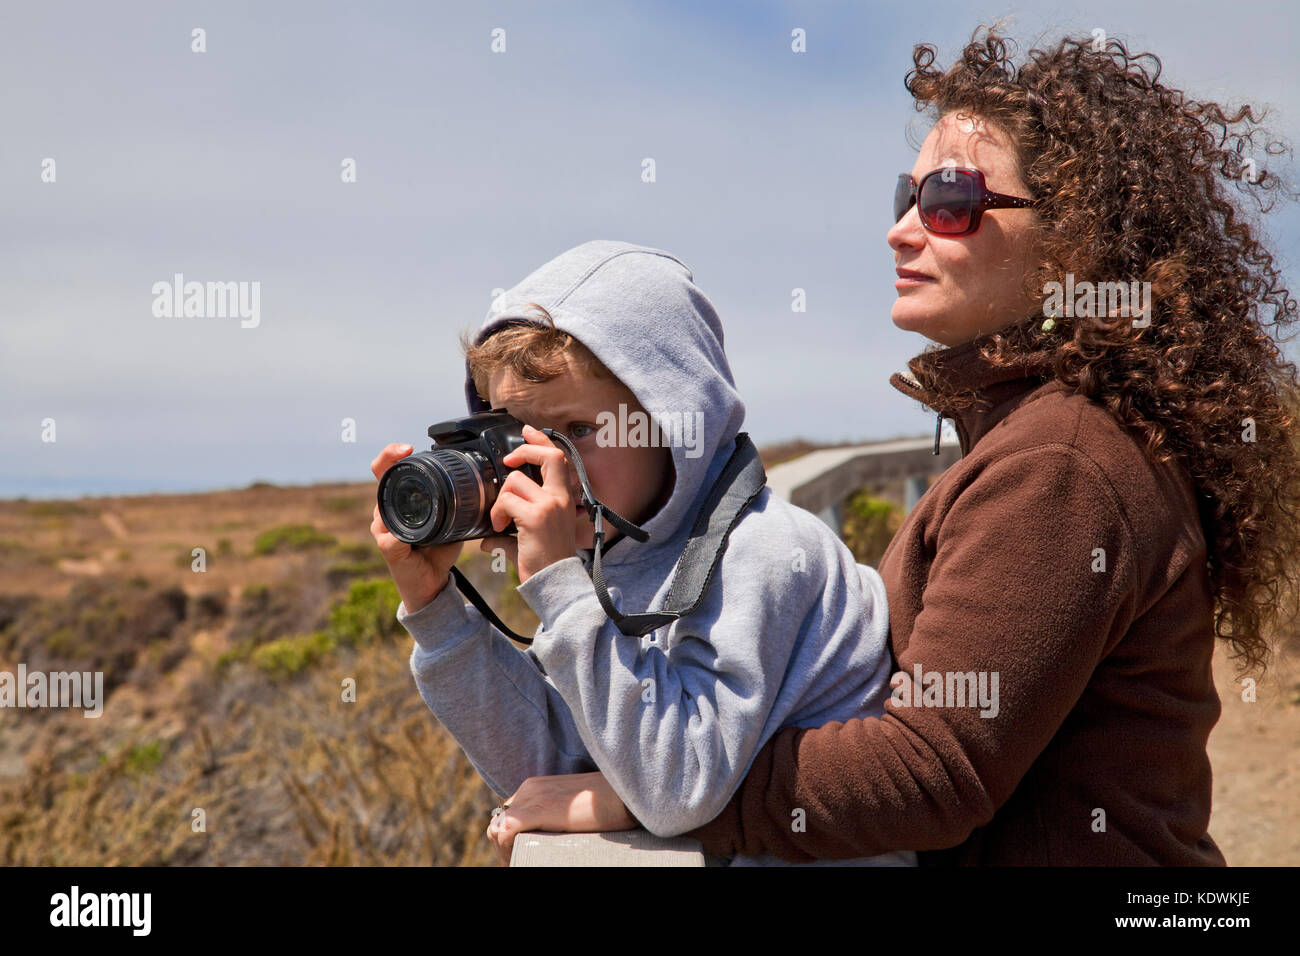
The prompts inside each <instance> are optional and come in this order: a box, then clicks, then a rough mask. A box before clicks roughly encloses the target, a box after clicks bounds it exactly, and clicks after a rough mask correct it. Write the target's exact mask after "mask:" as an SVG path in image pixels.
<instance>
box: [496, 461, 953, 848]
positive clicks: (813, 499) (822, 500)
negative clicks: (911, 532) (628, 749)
mask: <svg viewBox="0 0 1300 956" xmlns="http://www.w3.org/2000/svg"><path fill="white" fill-rule="evenodd" d="M945 437H946V436H945ZM960 457H961V448H960V447H959V446H958V443H957V442H956V441H954V440H948V441H944V442H941V443H940V445H939V454H938V455H935V454H934V439H933V438H905V439H900V440H898V441H887V442H877V443H875V444H871V445H855V446H852V447H847V448H825V449H822V450H821V451H814V452H810V453H808V454H807V455H802V456H800V457H799V458H795V459H793V460H792V461H787V462H782V463H781V464H779V465H773V466H772V467H771V468H769V469H768V471H767V483H768V485H769V486H770V487H771V488H772V491H773V492H774V493H776V494H778V495H780V496H781V497H782V498H784V499H785V500H786V501H789V502H790V503H791V504H795V505H798V506H799V507H800V508H804V509H806V510H808V511H811V512H813V513H815V514H816V515H818V517H820V518H821V519H822V520H823V521H825V522H826V523H827V524H828V525H830V526H831V527H832V528H833V529H834V530H835V533H836V534H839V533H840V528H841V527H842V517H843V506H844V501H845V500H846V499H847V498H849V496H851V495H852V494H854V493H855V492H856V491H858V490H859V489H860V488H864V487H866V486H868V485H874V484H882V483H886V482H893V481H901V482H903V483H904V495H903V497H904V504H903V507H904V510H906V511H911V510H912V507H913V506H914V505H915V504H916V502H917V501H918V500H919V499H920V497H921V495H923V494H924V493H925V489H926V487H927V485H928V479H929V477H930V476H931V475H934V474H937V473H939V472H942V471H943V470H944V469H946V468H947V467H948V466H949V465H951V464H953V463H954V462H955V461H957V460H958V459H959V458H960ZM716 862H717V861H716V860H712V859H710V858H708V857H706V856H705V854H704V851H703V849H702V848H701V846H700V843H699V841H698V840H692V839H690V838H688V837H672V838H664V837H657V836H655V835H654V834H652V833H650V832H648V831H646V830H624V831H620V832H614V833H521V834H519V836H517V837H516V838H515V846H514V851H513V852H512V854H511V857H510V865H511V866H708V865H712V864H714V863H716Z"/></svg>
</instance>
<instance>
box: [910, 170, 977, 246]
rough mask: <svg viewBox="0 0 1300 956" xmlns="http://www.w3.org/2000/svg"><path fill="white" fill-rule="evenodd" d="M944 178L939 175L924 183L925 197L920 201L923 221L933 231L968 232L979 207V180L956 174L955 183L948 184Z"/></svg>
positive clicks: (954, 175) (922, 191)
mask: <svg viewBox="0 0 1300 956" xmlns="http://www.w3.org/2000/svg"><path fill="white" fill-rule="evenodd" d="M943 177H944V174H943V173H939V174H937V175H934V176H931V177H930V178H929V179H927V180H926V181H925V182H924V183H922V184H921V195H920V198H919V199H918V200H917V202H918V205H919V206H920V208H921V221H922V222H923V223H925V225H926V227H927V228H929V229H930V230H931V231H933V232H937V233H945V234H947V233H955V232H965V231H966V230H967V229H969V228H970V221H971V213H972V211H973V210H974V208H975V180H974V178H973V177H972V176H968V175H967V174H965V173H959V172H955V171H954V172H953V174H952V181H951V182H945V181H944V178H943Z"/></svg>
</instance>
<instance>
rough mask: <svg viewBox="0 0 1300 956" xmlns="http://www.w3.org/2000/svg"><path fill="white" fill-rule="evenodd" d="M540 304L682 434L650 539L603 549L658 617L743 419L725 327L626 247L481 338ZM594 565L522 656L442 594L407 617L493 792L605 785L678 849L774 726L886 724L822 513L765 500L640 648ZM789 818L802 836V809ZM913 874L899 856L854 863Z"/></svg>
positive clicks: (662, 265) (509, 312) (851, 568)
mask: <svg viewBox="0 0 1300 956" xmlns="http://www.w3.org/2000/svg"><path fill="white" fill-rule="evenodd" d="M532 302H535V303H538V304H540V305H542V306H544V307H545V308H546V309H547V311H549V312H550V314H551V316H552V317H553V318H554V320H555V324H556V325H557V326H558V327H559V328H560V329H562V330H564V331H566V332H568V333H570V334H571V335H573V336H574V337H575V338H577V339H578V340H579V341H580V342H582V343H583V344H584V345H585V346H586V347H587V348H588V349H590V350H591V352H592V353H593V354H594V355H595V356H596V358H598V359H599V360H600V361H601V362H602V363H604V365H605V366H606V367H607V368H608V369H609V370H610V371H611V372H613V373H614V375H616V376H617V377H618V378H619V379H620V380H621V381H622V382H623V384H625V385H626V386H627V387H628V388H629V389H630V390H631V391H632V393H633V394H634V395H635V396H636V398H637V400H638V401H639V402H640V403H641V405H642V407H644V408H645V409H646V410H647V411H648V412H649V413H650V414H651V415H652V416H653V417H654V418H655V420H656V421H657V422H662V423H663V434H664V435H665V436H669V437H670V438H671V439H673V440H672V441H671V454H672V461H673V466H674V469H675V484H674V487H673V490H672V494H671V496H670V497H669V499H668V501H667V502H666V503H665V504H664V505H663V506H662V507H661V508H660V509H659V511H658V512H656V513H655V514H654V515H653V516H652V517H651V518H649V519H648V520H647V521H645V522H644V523H643V524H642V527H643V528H644V529H645V530H646V531H647V532H649V534H650V539H649V540H648V541H646V542H644V543H641V542H637V541H635V540H633V539H631V538H629V537H620V538H619V539H618V540H617V541H615V542H614V543H613V544H612V545H611V546H610V547H609V548H608V549H606V550H605V551H604V552H603V553H602V564H603V568H604V574H605V580H606V582H607V584H608V585H609V591H610V596H611V598H612V600H613V601H614V604H615V605H616V606H618V607H619V608H620V610H621V611H622V612H623V613H624V614H628V613H635V612H638V611H644V610H656V609H659V608H660V607H662V604H663V601H664V599H665V597H666V595H667V591H668V588H669V585H670V584H671V582H672V571H673V566H674V564H675V563H676V560H677V558H678V556H679V555H680V554H681V551H682V548H683V546H684V545H685V541H686V538H687V535H688V534H689V531H690V529H691V526H692V523H693V521H694V517H695V515H696V513H697V511H698V509H699V508H700V506H701V504H702V502H703V500H704V498H705V497H706V496H707V494H708V490H709V488H710V486H711V485H712V483H713V481H714V479H715V478H716V477H717V476H718V474H719V473H720V472H721V471H722V469H723V466H724V465H725V464H726V462H727V459H728V457H729V456H730V455H731V452H732V451H733V450H734V448H735V437H736V434H737V432H738V431H739V430H740V427H741V423H742V422H743V420H744V415H745V406H744V403H743V402H742V401H741V399H740V395H739V394H738V393H737V392H736V387H735V384H734V382H733V380H732V375H731V369H730V367H729V366H728V364H727V358H726V355H725V354H724V353H723V339H722V325H721V323H720V322H719V320H718V316H717V313H716V312H715V311H714V309H713V306H712V305H711V304H710V302H709V300H708V299H707V298H706V297H705V296H704V293H703V292H701V291H700V290H699V288H697V287H696V285H695V283H694V281H693V277H692V275H691V272H690V270H689V269H688V268H687V267H686V266H685V265H684V264H682V262H681V261H680V260H678V259H677V258H675V257H674V256H671V255H669V254H668V253H665V252H661V251H659V250H656V249H648V248H644V247H639V246H633V245H629V244H627V243H623V242H611V241H604V240H601V241H595V242H588V243H584V244H583V245H581V246H578V247H576V248H574V249H570V250H569V251H568V252H565V253H564V254H562V255H560V256H559V257H557V258H555V259H553V260H551V261H550V262H548V263H546V265H544V266H542V267H541V268H540V269H538V270H537V271H535V272H534V273H532V274H531V275H529V276H528V277H527V278H526V279H524V280H523V281H522V282H520V283H519V284H518V285H517V286H515V287H514V288H513V289H510V290H509V291H508V292H505V293H503V294H502V295H501V296H499V297H498V298H497V299H496V300H495V301H494V302H493V303H492V306H491V309H490V310H489V312H488V316H487V320H486V321H485V322H484V324H483V326H482V328H481V329H480V330H479V332H478V335H477V337H476V341H482V340H483V338H484V337H486V335H487V334H488V333H490V332H491V331H493V330H495V329H496V328H498V327H499V326H500V325H501V324H502V323H503V322H506V321H510V320H520V319H524V320H528V321H536V317H535V314H534V313H530V312H528V311H527V310H526V309H525V306H526V305H527V304H528V303H532ZM465 389H466V396H467V399H468V404H469V409H470V411H472V412H474V411H481V410H483V409H484V408H486V405H485V403H484V402H483V401H482V400H481V399H479V397H478V395H477V393H476V392H475V389H474V385H473V382H472V381H471V380H470V378H469V376H468V374H467V375H466V386H465ZM697 413H698V415H697ZM675 415H680V419H673V418H670V416H675ZM701 420H702V422H703V428H702V430H701V431H700V433H695V432H694V429H693V428H692V427H690V426H693V425H694V424H695V423H696V422H697V421H701ZM677 421H680V422H681V423H682V425H681V426H680V427H678V426H677V424H676V423H677ZM590 570H591V552H590V550H583V551H580V552H578V553H577V554H575V555H574V556H573V557H571V558H566V559H564V560H562V561H557V562H556V563H554V564H552V565H550V566H548V567H545V568H543V569H541V570H540V571H538V572H537V573H536V574H534V575H533V576H532V577H530V578H529V579H528V580H527V581H525V582H524V583H523V584H522V585H520V587H519V594H520V596H522V597H523V599H524V600H525V601H526V602H527V603H528V605H529V606H530V607H531V608H532V609H533V610H534V611H535V612H536V614H537V616H538V618H539V619H540V620H541V625H540V627H539V628H538V630H537V633H536V635H535V636H534V643H533V645H532V647H531V648H530V649H529V650H520V649H518V648H517V647H516V645H515V644H513V643H512V642H511V641H510V640H508V639H507V638H506V637H505V635H503V634H502V633H500V632H499V631H498V630H496V629H495V628H493V627H492V626H491V625H490V624H488V622H487V621H486V620H485V619H484V618H483V617H482V615H480V614H479V613H478V612H477V611H476V610H475V609H474V608H473V607H472V606H471V605H470V604H468V603H467V602H465V600H464V599H463V597H462V596H461V594H460V593H459V591H457V589H456V587H455V585H454V583H451V582H450V581H449V582H448V584H447V586H446V587H444V588H443V590H442V592H441V593H440V594H439V595H438V597H437V598H435V599H434V600H433V601H432V602H430V603H429V604H428V605H427V606H426V607H423V608H421V609H420V610H419V611H417V612H416V613H414V614H408V613H407V611H406V608H405V606H399V608H398V611H397V619H398V620H399V621H400V622H401V623H402V625H403V626H404V627H405V628H406V629H407V631H409V632H410V634H411V635H412V636H413V637H414V638H415V648H414V651H413V652H412V655H411V672H412V673H413V674H414V675H415V680H416V684H417V685H418V687H419V690H420V694H421V696H422V697H423V698H424V700H425V702H426V703H427V704H428V705H429V708H430V709H431V710H432V711H433V713H434V714H435V715H436V716H437V718H438V719H439V721H441V722H442V724H443V725H444V726H446V728H447V729H448V730H449V731H450V732H451V734H452V735H453V736H454V737H455V738H456V741H457V742H458V743H459V744H460V746H461V747H462V748H463V749H464V751H465V753H466V755H467V756H468V757H469V759H470V761H471V762H472V763H473V764H474V767H475V769H477V770H478V772H479V774H480V775H481V776H482V777H483V779H484V780H485V781H486V782H487V784H488V786H490V787H491V788H492V789H493V790H494V791H496V792H497V793H498V794H500V795H501V796H502V797H506V796H509V795H510V794H512V793H513V792H514V791H515V790H516V789H517V788H518V787H519V785H520V784H521V783H523V781H524V779H525V778H527V777H531V776H541V775H547V774H561V773H582V772H588V771H592V770H597V769H598V770H600V771H601V772H602V773H604V775H605V777H606V778H607V779H608V780H609V783H610V785H611V786H612V787H613V788H614V790H615V791H616V792H617V793H618V795H619V797H620V798H621V799H622V800H623V803H624V804H626V805H627V808H628V810H629V811H630V812H631V813H632V815H633V816H634V817H636V819H637V820H639V821H640V822H641V824H642V825H643V826H645V828H646V829H647V830H649V831H650V832H652V833H655V834H658V835H660V836H673V835H676V834H680V833H685V832H687V831H689V830H692V829H694V828H696V827H698V826H701V825H703V824H705V823H707V822H709V821H710V820H712V819H713V818H714V817H715V816H717V814H718V813H719V812H720V811H721V810H722V809H723V807H725V806H726V804H727V802H728V801H729V800H730V799H731V796H732V795H733V794H734V793H735V791H736V790H737V788H738V787H739V786H740V783H741V781H742V780H743V779H744V777H745V774H746V772H747V771H748V770H749V767H750V764H751V762H752V761H753V759H754V757H755V755H756V754H757V753H758V751H759V749H760V748H761V747H762V745H763V744H764V743H765V742H766V741H767V740H768V738H770V737H771V736H772V735H773V734H774V733H775V732H776V731H777V730H779V729H781V728H783V727H788V726H797V727H818V726H820V725H822V724H824V723H827V722H828V721H833V720H839V721H843V720H847V719H850V718H854V717H866V716H879V715H881V714H882V713H883V712H884V701H885V700H886V698H888V696H889V686H888V681H889V674H890V669H891V663H892V661H891V658H890V654H889V648H888V645H887V642H886V639H887V634H888V627H889V617H888V614H887V608H886V604H885V590H884V584H883V582H882V581H881V580H880V577H879V575H877V574H876V572H875V571H874V570H873V569H871V568H868V567H865V566H859V565H857V564H856V562H855V561H854V559H853V556H852V554H851V553H850V552H849V550H848V549H847V548H846V547H845V546H844V544H843V543H842V542H841V541H840V540H839V539H838V538H837V537H836V536H835V535H834V534H833V533H832V532H831V530H830V529H829V528H828V527H827V526H826V525H825V524H823V523H822V522H821V521H820V520H819V519H818V518H816V517H815V516H813V515H811V514H809V513H808V512H806V511H803V510H802V509H800V508H796V507H794V506H792V505H790V504H788V503H787V502H785V501H784V500H782V499H781V498H779V497H777V496H775V495H773V494H772V492H771V490H770V489H768V488H764V489H763V491H762V492H761V493H760V494H759V496H758V497H757V498H756V499H755V501H754V502H753V503H752V504H751V505H750V507H749V509H747V511H746V512H745V513H744V514H743V515H742V516H741V518H740V520H739V521H738V522H737V523H736V526H735V528H734V530H733V531H732V533H731V536H730V540H729V544H728V547H727V551H726V554H725V556H724V557H723V559H722V561H721V563H720V565H719V567H718V570H717V572H716V573H715V575H714V577H713V579H712V581H711V582H710V584H709V587H708V590H707V591H706V593H705V596H704V600H703V602H702V603H701V605H700V607H699V608H698V609H697V610H696V611H695V612H694V613H692V614H689V615H687V616H684V617H682V618H680V619H678V620H677V621H675V622H674V623H672V624H671V625H668V626H665V627H662V628H660V629H658V630H657V631H655V632H653V633H652V634H649V635H647V636H646V637H644V638H635V637H627V636H625V635H623V634H622V633H621V632H620V631H619V630H618V628H617V627H615V625H614V624H613V622H611V621H610V620H609V619H608V618H607V617H606V615H605V613H604V611H603V610H602V609H601V606H600V603H599V601H598V599H597V597H596V593H595V589H594V587H593V585H592V582H591V578H590V576H589V575H590ZM790 813H791V826H792V827H795V828H797V827H798V826H799V819H800V816H801V811H800V808H798V807H791V808H790ZM915 859H916V857H915V854H914V853H912V852H911V851H899V852H897V853H890V854H885V855H883V856H879V857H869V858H865V859H862V860H855V861H847V862H848V863H859V864H864V865H914V864H915ZM731 862H732V865H744V864H755V863H759V864H770V865H781V864H782V863H783V861H781V860H779V859H777V858H775V857H763V858H760V859H750V858H741V857H737V858H735V859H733V860H732V861H731ZM845 862H846V861H836V864H837V865H844V864H845Z"/></svg>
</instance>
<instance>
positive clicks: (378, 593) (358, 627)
mask: <svg viewBox="0 0 1300 956" xmlns="http://www.w3.org/2000/svg"><path fill="white" fill-rule="evenodd" d="M401 600H402V599H401V597H400V596H399V595H398V593H397V585H396V584H394V583H393V582H392V580H391V579H390V578H376V579H374V580H370V581H357V582H354V583H353V585H352V587H351V588H350V589H349V591H348V596H347V597H346V598H344V599H343V601H342V602H341V603H339V604H336V605H335V606H334V608H333V610H331V611H330V620H329V624H328V625H327V627H326V630H327V631H328V633H329V635H330V636H331V637H332V638H334V639H335V640H336V641H338V642H339V643H340V644H348V645H350V646H356V645H358V644H370V643H372V642H374V641H376V640H379V639H382V638H385V637H392V636H394V635H396V634H397V632H398V631H400V630H402V625H400V624H398V623H397V616H396V615H397V605H398V604H399V603H400V602H401Z"/></svg>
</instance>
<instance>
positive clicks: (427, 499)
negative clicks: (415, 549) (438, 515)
mask: <svg viewBox="0 0 1300 956" xmlns="http://www.w3.org/2000/svg"><path fill="white" fill-rule="evenodd" d="M393 507H394V508H396V509H397V513H398V514H399V515H401V516H402V520H403V521H404V522H406V523H407V524H409V525H412V526H416V527H418V526H419V525H422V524H424V523H425V522H426V521H428V520H429V516H430V515H431V514H432V513H433V497H432V496H431V495H430V494H429V487H428V485H427V484H425V482H424V481H423V480H422V479H420V478H417V477H416V476H415V475H404V476H403V477H402V478H401V479H399V480H398V482H397V486H396V487H395V488H394V489H393Z"/></svg>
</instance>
